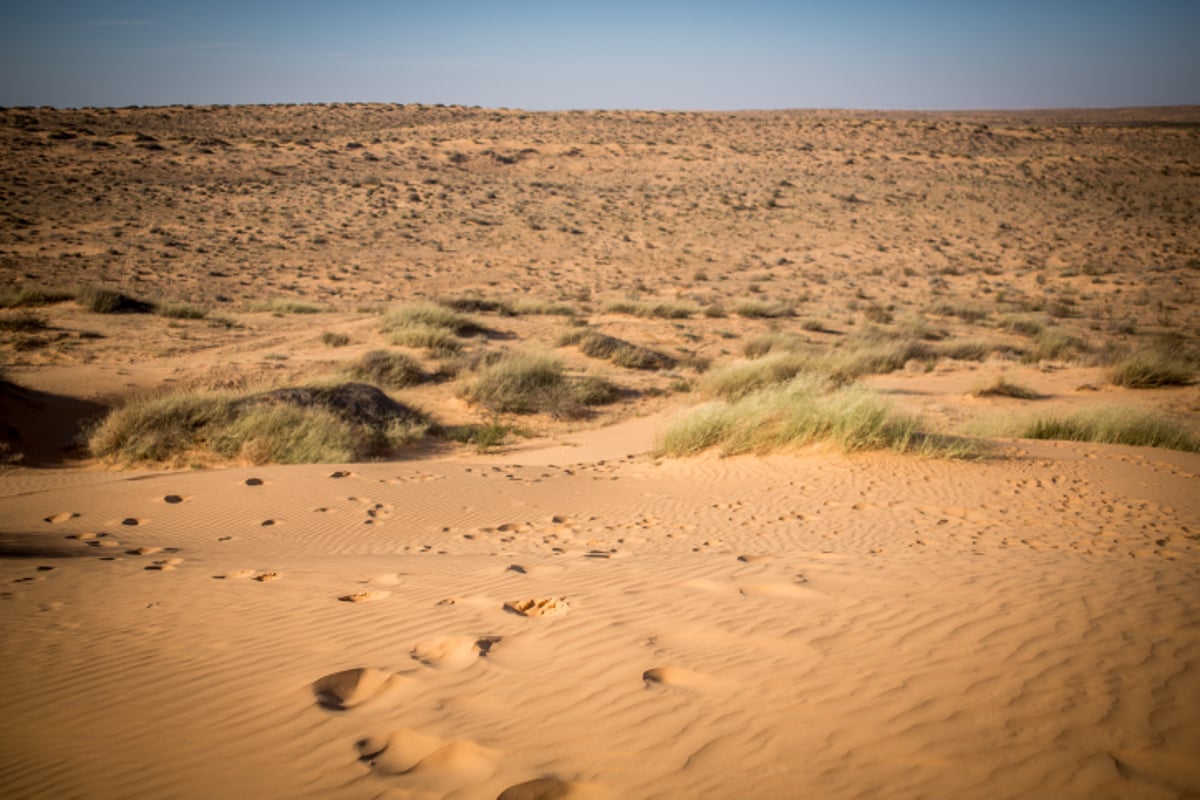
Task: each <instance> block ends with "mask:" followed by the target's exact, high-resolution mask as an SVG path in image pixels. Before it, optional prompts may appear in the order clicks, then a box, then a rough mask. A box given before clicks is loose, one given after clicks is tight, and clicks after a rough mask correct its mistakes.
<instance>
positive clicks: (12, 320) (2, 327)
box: [0, 311, 50, 333]
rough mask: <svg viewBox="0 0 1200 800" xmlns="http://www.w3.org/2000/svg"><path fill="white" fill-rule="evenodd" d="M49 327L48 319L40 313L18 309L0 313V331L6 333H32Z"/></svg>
mask: <svg viewBox="0 0 1200 800" xmlns="http://www.w3.org/2000/svg"><path fill="white" fill-rule="evenodd" d="M48 327H50V322H49V320H47V319H46V317H45V316H43V315H42V314H36V313H34V312H32V311H18V312H15V313H12V314H0V331H5V332H8V333H34V332H37V331H44V330H46V328H48Z"/></svg>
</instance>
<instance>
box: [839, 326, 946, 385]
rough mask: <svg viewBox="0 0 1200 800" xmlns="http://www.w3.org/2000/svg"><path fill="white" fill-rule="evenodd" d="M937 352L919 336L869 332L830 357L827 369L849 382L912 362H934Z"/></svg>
mask: <svg viewBox="0 0 1200 800" xmlns="http://www.w3.org/2000/svg"><path fill="white" fill-rule="evenodd" d="M936 356H937V353H936V352H935V351H934V350H933V348H931V347H930V346H929V345H928V344H926V343H925V342H922V341H918V340H916V339H896V338H895V337H890V339H889V338H888V337H880V336H877V335H875V334H873V333H872V334H867V335H865V336H863V337H860V338H857V339H855V340H854V341H852V342H851V343H850V346H849V347H848V348H846V349H845V350H842V351H839V352H838V353H837V354H835V355H834V356H832V357H831V359H830V361H829V363H828V365H827V370H828V372H829V375H830V376H831V377H832V378H833V379H834V380H836V381H837V382H839V383H849V382H851V381H854V380H857V379H858V378H861V377H862V376H864V375H886V374H887V373H889V372H895V371H896V370H898V369H903V368H904V366H905V365H906V364H907V363H908V362H909V361H914V360H916V361H931V360H933V359H934V358H935V357H936Z"/></svg>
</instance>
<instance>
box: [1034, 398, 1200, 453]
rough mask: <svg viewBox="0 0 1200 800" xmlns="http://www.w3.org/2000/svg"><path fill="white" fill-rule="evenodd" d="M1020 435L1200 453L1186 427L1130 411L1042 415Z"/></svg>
mask: <svg viewBox="0 0 1200 800" xmlns="http://www.w3.org/2000/svg"><path fill="white" fill-rule="evenodd" d="M1017 435H1018V436H1020V437H1022V438H1025V439H1062V440H1066V441H1072V442H1097V443H1101V444H1125V445H1134V446H1138V447H1162V448H1166V449H1169V450H1182V451H1185V452H1190V453H1196V452H1200V438H1198V437H1197V436H1196V435H1195V434H1194V433H1193V432H1191V431H1190V430H1188V429H1187V428H1185V427H1183V426H1182V425H1179V424H1177V423H1175V422H1173V421H1171V420H1169V419H1167V418H1165V417H1163V416H1161V415H1159V414H1155V413H1153V412H1145V411H1137V410H1134V409H1127V408H1098V409H1088V410H1086V411H1080V412H1078V413H1075V414H1071V415H1068V416H1061V415H1046V416H1039V417H1035V418H1034V419H1031V420H1028V421H1027V422H1025V423H1024V424H1023V425H1022V426H1021V428H1020V430H1019V432H1018V434H1017Z"/></svg>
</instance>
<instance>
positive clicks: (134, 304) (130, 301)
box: [75, 286, 154, 314]
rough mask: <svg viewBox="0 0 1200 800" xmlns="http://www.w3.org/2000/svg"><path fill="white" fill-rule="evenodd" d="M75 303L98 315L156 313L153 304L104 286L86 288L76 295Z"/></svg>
mask: <svg viewBox="0 0 1200 800" xmlns="http://www.w3.org/2000/svg"><path fill="white" fill-rule="evenodd" d="M75 302H76V303H78V304H79V305H80V306H82V307H83V308H85V309H87V310H88V311H92V312H95V313H97V314H149V313H150V312H152V311H154V304H153V303H149V302H147V301H145V300H138V299H136V298H133V297H130V296H129V295H127V294H123V293H122V292H118V291H117V290H115V289H107V288H105V287H103V286H84V287H83V288H81V289H80V290H79V291H77V292H76V293H75Z"/></svg>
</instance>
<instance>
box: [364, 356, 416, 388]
mask: <svg viewBox="0 0 1200 800" xmlns="http://www.w3.org/2000/svg"><path fill="white" fill-rule="evenodd" d="M349 374H350V376H351V377H352V378H354V379H355V380H359V381H368V382H370V383H374V384H377V385H379V386H382V387H384V388H387V389H402V388H404V387H405V386H414V385H416V384H418V383H420V382H421V381H423V380H425V373H424V372H422V371H421V367H420V365H418V364H417V362H416V361H414V360H412V359H411V358H409V357H408V356H406V355H404V354H403V353H393V352H389V351H387V350H372V351H370V352H369V353H364V354H363V357H362V358H360V359H359V360H358V363H357V364H354V365H353V366H352V367H350V369H349Z"/></svg>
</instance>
